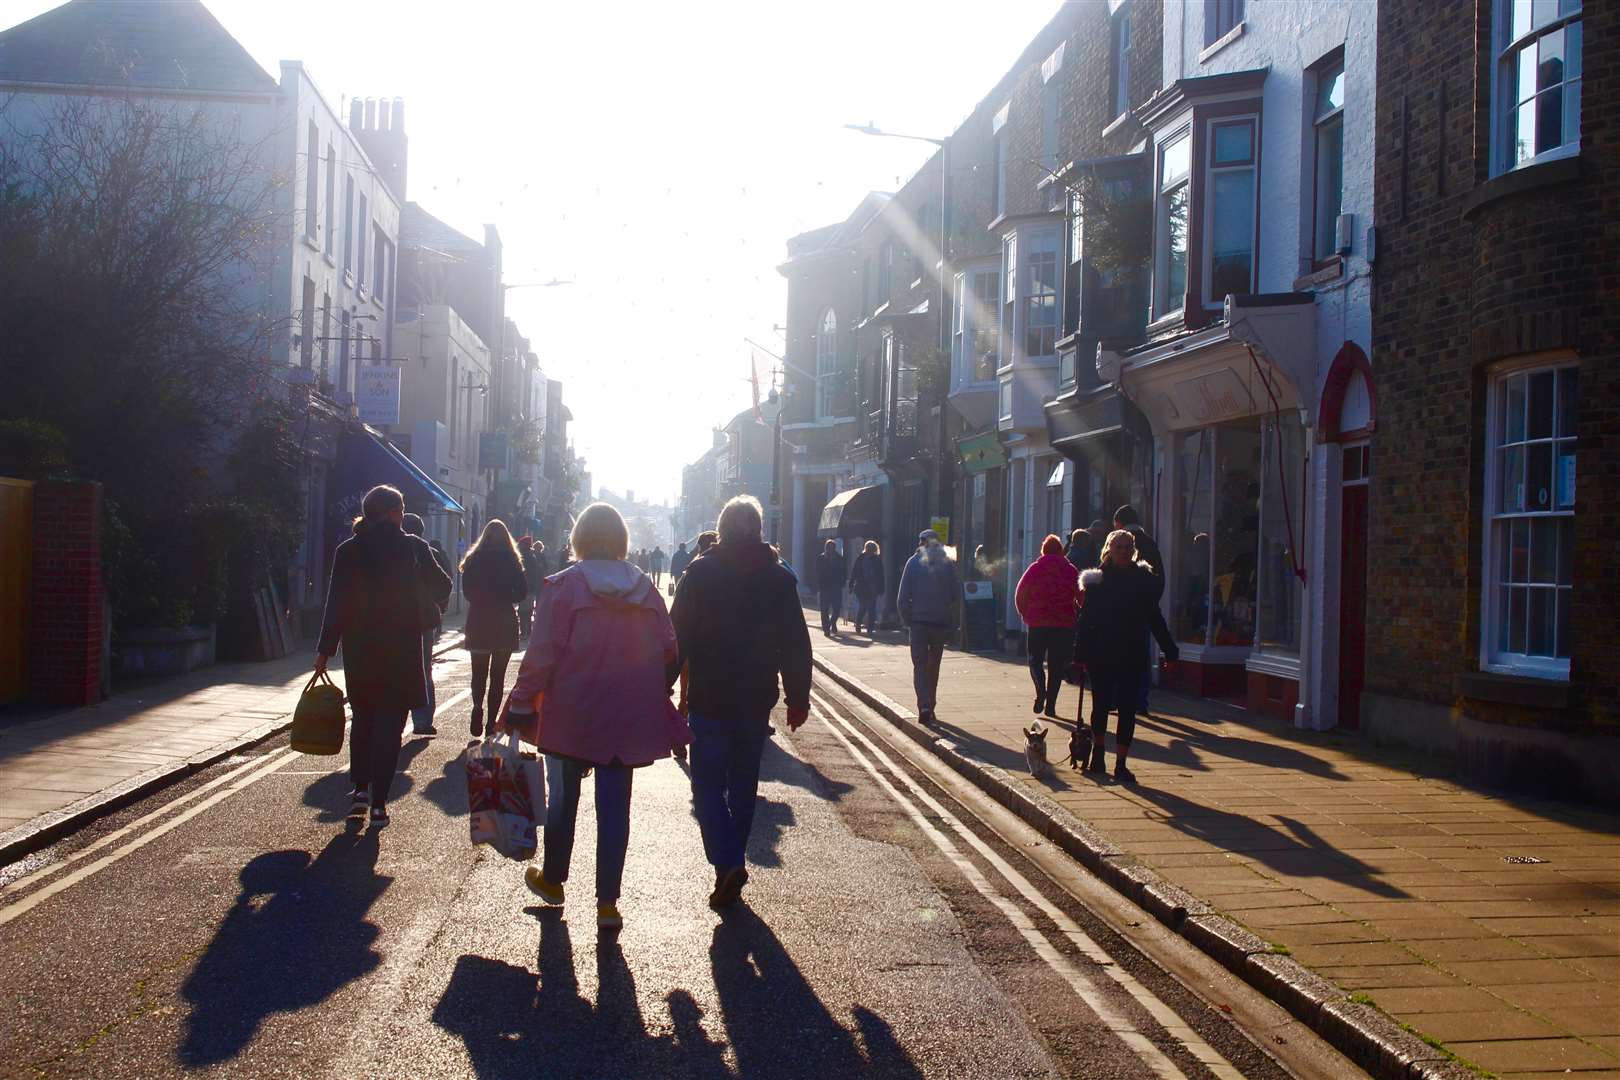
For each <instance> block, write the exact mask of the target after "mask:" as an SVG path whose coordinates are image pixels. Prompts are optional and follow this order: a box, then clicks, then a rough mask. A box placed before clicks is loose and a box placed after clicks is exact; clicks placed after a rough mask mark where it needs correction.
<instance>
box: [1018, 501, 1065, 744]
mask: <svg viewBox="0 0 1620 1080" xmlns="http://www.w3.org/2000/svg"><path fill="white" fill-rule="evenodd" d="M1076 531H1078V530H1076ZM1013 604H1014V606H1016V607H1017V608H1018V615H1019V617H1020V618H1022V619H1023V620H1024V625H1025V626H1027V627H1029V676H1030V678H1031V679H1033V680H1034V682H1035V709H1034V711H1035V712H1037V713H1044V714H1045V715H1046V716H1049V717H1054V718H1055V717H1056V716H1057V701H1058V692H1059V691H1060V690H1062V689H1063V674H1064V672H1065V671H1066V670H1067V669H1068V667H1069V661H1070V660H1071V659H1072V658H1073V656H1074V630H1075V615H1076V614H1077V613H1078V612H1079V610H1080V572H1079V571H1078V570H1076V569H1075V568H1074V565H1073V564H1072V563H1071V562H1070V561H1069V559H1068V558H1067V557H1066V556H1065V555H1064V553H1063V541H1062V540H1060V539H1059V538H1058V537H1057V536H1056V535H1055V534H1054V535H1050V536H1048V537H1047V538H1046V539H1045V540H1044V541H1042V543H1041V557H1040V558H1038V559H1036V560H1035V561H1034V562H1032V563H1030V564H1029V568H1028V569H1026V570H1025V571H1024V576H1023V577H1021V578H1019V579H1018V588H1017V589H1016V590H1015V591H1014V593H1013ZM1078 722H1079V721H1078V720H1077V721H1076V723H1078Z"/></svg>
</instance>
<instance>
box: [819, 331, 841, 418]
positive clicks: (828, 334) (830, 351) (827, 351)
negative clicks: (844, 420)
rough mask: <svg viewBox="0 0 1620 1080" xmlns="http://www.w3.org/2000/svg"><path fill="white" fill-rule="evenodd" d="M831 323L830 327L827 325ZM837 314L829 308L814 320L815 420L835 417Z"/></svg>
mask: <svg viewBox="0 0 1620 1080" xmlns="http://www.w3.org/2000/svg"><path fill="white" fill-rule="evenodd" d="M829 321H831V323H832V326H831V327H829V326H828V325H827V324H828V322H829ZM837 378H838V313H837V312H836V311H834V310H833V309H832V308H831V307H830V306H829V307H827V308H824V309H823V310H822V312H821V318H819V319H817V320H816V419H817V420H824V419H826V418H828V417H830V416H833V415H835V410H834V408H833V401H834V398H835V396H836V394H837V392H838V383H837Z"/></svg>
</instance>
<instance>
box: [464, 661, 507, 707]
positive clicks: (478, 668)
mask: <svg viewBox="0 0 1620 1080" xmlns="http://www.w3.org/2000/svg"><path fill="white" fill-rule="evenodd" d="M511 659H512V654H511V653H504V652H498V653H473V654H472V707H473V712H478V711H479V710H480V709H481V708H482V707H483V704H484V689H485V685H486V684H487V685H488V688H489V717H490V719H491V720H493V719H494V718H495V717H497V716H499V715H501V696H502V694H504V693H505V691H506V665H507V663H508V662H509V661H510V660H511Z"/></svg>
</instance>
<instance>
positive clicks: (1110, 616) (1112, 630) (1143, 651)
mask: <svg viewBox="0 0 1620 1080" xmlns="http://www.w3.org/2000/svg"><path fill="white" fill-rule="evenodd" d="M1163 589H1164V583H1163V581H1162V580H1160V577H1159V574H1158V572H1157V571H1156V570H1154V569H1153V568H1152V567H1149V566H1144V565H1142V564H1141V563H1136V562H1133V563H1129V564H1127V565H1125V566H1116V565H1113V564H1106V565H1104V566H1102V567H1101V568H1099V569H1096V570H1087V571H1086V572H1085V573H1083V574H1081V575H1080V590H1081V593H1082V597H1083V602H1082V604H1081V608H1080V632H1079V633H1078V634H1077V635H1076V637H1075V658H1076V659H1077V660H1081V661H1083V662H1084V663H1086V664H1095V665H1098V666H1110V667H1112V666H1119V667H1125V668H1133V669H1137V670H1140V669H1141V668H1142V667H1143V666H1144V665H1145V664H1146V663H1147V655H1148V635H1149V634H1150V633H1151V634H1152V635H1153V636H1154V637H1156V638H1158V640H1159V647H1160V648H1162V649H1163V650H1164V651H1165V654H1166V655H1168V656H1170V657H1171V658H1172V659H1174V658H1175V657H1176V656H1177V655H1178V654H1179V650H1178V649H1177V647H1176V643H1175V641H1174V640H1173V639H1171V637H1170V633H1169V629H1168V628H1167V627H1165V625H1164V616H1163V615H1162V614H1160V613H1159V594H1160V593H1161V592H1162V591H1163Z"/></svg>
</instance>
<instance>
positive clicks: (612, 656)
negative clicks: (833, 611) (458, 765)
mask: <svg viewBox="0 0 1620 1080" xmlns="http://www.w3.org/2000/svg"><path fill="white" fill-rule="evenodd" d="M570 542H571V544H572V545H573V549H574V554H575V555H576V556H577V557H578V559H579V562H577V563H575V564H574V565H573V566H571V567H569V568H568V569H567V570H565V571H563V572H562V573H560V574H557V575H555V576H554V577H550V578H547V579H546V582H545V584H544V585H543V586H542V587H541V589H540V595H539V596H538V597H536V599H535V616H534V637H533V639H532V640H531V641H530V642H529V649H528V652H526V653H525V654H524V656H523V662H522V664H521V665H520V666H519V669H518V676H517V680H516V681H515V682H514V683H513V684H512V696H511V698H510V700H509V701H508V707H507V711H506V712H505V713H503V714H501V716H500V717H499V721H498V726H500V727H501V728H515V729H517V730H518V731H519V732H520V733H522V734H524V735H525V736H528V737H529V738H530V739H531V741H533V742H534V744H535V745H536V746H537V747H539V749H540V751H541V753H542V754H544V755H545V761H546V778H547V790H548V795H549V797H548V798H547V800H546V824H545V839H544V850H543V855H542V862H541V865H540V866H538V867H536V866H532V865H531V866H530V867H528V868H527V869H526V870H525V871H524V875H523V878H524V882H525V883H526V884H527V885H528V886H529V888H530V889H531V890H532V891H534V892H535V893H536V894H538V895H539V896H540V898H541V899H542V900H544V901H545V902H546V903H548V904H561V903H562V902H563V887H564V885H565V883H566V882H567V881H568V865H569V863H570V861H571V860H572V858H573V853H574V826H575V822H576V820H577V818H578V815H579V793H580V782H581V781H582V780H583V779H584V776H585V772H586V770H588V769H589V770H594V772H595V777H596V781H595V785H596V904H597V909H596V919H597V926H598V927H600V928H601V929H603V930H609V931H612V930H617V929H619V927H620V926H621V925H623V918H622V916H621V915H620V913H619V907H618V904H619V893H620V887H621V885H622V882H623V879H624V862H625V856H626V854H627V852H628V850H629V846H630V789H631V778H632V776H633V775H634V770H635V769H638V768H640V767H642V766H644V765H651V764H652V763H653V762H655V761H658V760H659V759H661V758H664V757H668V756H669V753H670V751H671V750H672V749H673V748H674V747H676V746H680V745H684V744H685V743H686V742H687V741H688V740H689V739H690V737H691V736H690V733H689V732H688V730H687V727H686V724H685V722H684V721H683V720H682V719H681V718H680V717H679V716H678V715H676V713H675V707H674V705H672V704H671V703H670V700H669V690H670V683H671V682H672V681H673V672H674V670H675V663H676V651H675V629H674V627H673V626H672V625H671V624H670V621H669V612H668V611H667V610H666V609H665V607H664V598H663V597H662V596H661V595H660V594H659V592H658V590H657V589H656V588H654V587H653V583H652V579H651V578H650V577H648V576H647V575H646V574H644V573H642V572H641V571H640V570H639V569H637V568H636V567H635V566H634V565H632V564H631V563H630V562H628V561H627V558H626V557H627V555H628V554H629V547H630V533H629V530H628V529H627V528H626V527H625V523H624V518H622V517H620V516H619V512H618V511H617V510H615V509H614V508H613V507H611V506H609V505H608V504H607V503H593V504H591V505H590V506H588V507H586V508H585V510H584V512H582V513H581V514H580V515H579V518H578V519H577V520H576V521H575V522H574V530H573V534H572V537H571V540H570ZM801 622H802V620H801ZM537 700H538V705H537Z"/></svg>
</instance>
